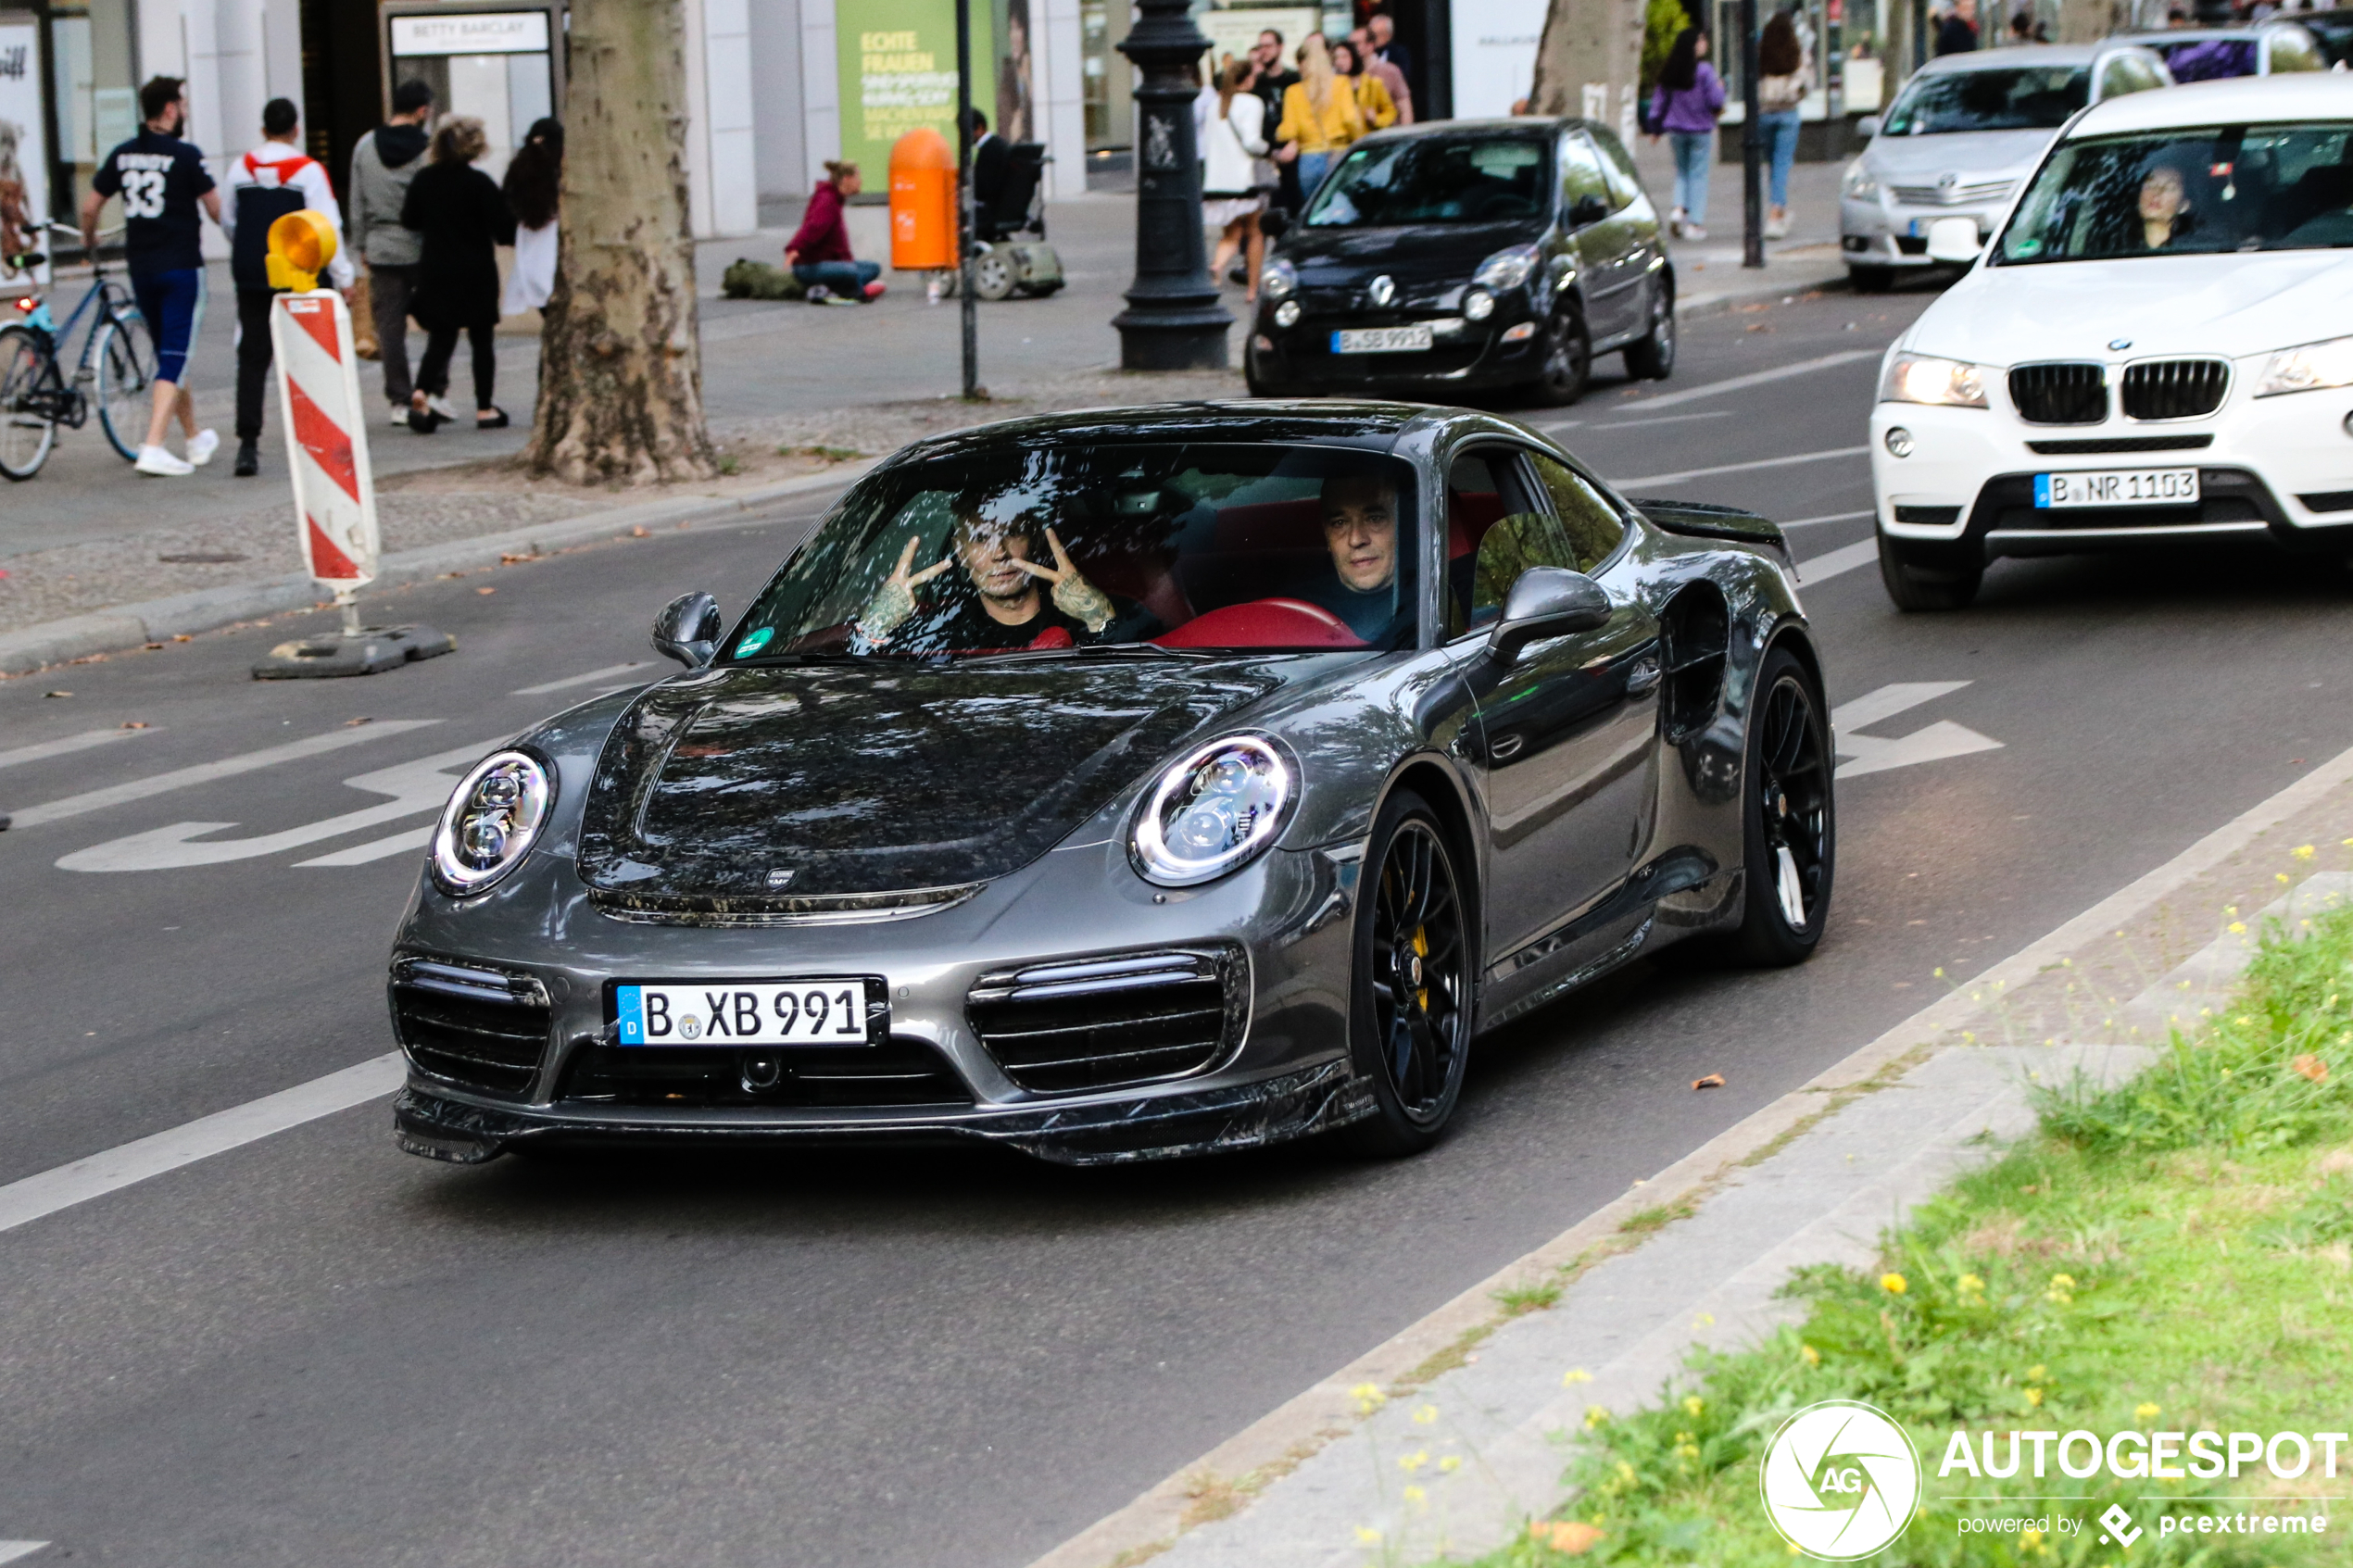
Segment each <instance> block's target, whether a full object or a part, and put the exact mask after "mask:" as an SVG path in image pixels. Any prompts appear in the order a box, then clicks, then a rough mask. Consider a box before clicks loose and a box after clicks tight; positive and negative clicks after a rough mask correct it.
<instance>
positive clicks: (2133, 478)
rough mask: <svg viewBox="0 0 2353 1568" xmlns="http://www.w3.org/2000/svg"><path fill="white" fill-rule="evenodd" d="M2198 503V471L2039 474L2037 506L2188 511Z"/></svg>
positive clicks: (2036, 487) (2035, 487) (2160, 470)
mask: <svg viewBox="0 0 2353 1568" xmlns="http://www.w3.org/2000/svg"><path fill="white" fill-rule="evenodd" d="M2197 499H2198V489H2197V470H2196V469H2109V470H2106V471H2104V472H2099V473H2038V474H2036V475H2035V476H2034V504H2035V505H2036V506H2037V507H2040V508H2048V509H2053V510H2056V509H2058V508H2066V507H2186V506H2196V504H2197Z"/></svg>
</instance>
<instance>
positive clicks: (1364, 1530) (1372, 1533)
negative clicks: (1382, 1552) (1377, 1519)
mask: <svg viewBox="0 0 2353 1568" xmlns="http://www.w3.org/2000/svg"><path fill="white" fill-rule="evenodd" d="M1356 1538H1357V1539H1358V1540H1360V1541H1362V1542H1364V1543H1365V1545H1366V1546H1378V1545H1380V1532H1379V1531H1378V1530H1376V1529H1374V1528H1373V1527H1372V1526H1370V1525H1368V1524H1359V1525H1357V1526H1356Z"/></svg>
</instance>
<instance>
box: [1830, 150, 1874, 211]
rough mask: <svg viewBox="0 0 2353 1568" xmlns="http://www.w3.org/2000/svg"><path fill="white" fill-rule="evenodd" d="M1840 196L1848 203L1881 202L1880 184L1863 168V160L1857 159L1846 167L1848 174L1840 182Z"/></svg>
mask: <svg viewBox="0 0 2353 1568" xmlns="http://www.w3.org/2000/svg"><path fill="white" fill-rule="evenodd" d="M1838 194H1840V195H1843V196H1844V197H1845V198H1846V199H1847V200H1848V201H1857V202H1875V201H1877V200H1879V182H1878V181H1876V180H1874V179H1872V178H1871V171H1870V170H1869V169H1865V168H1864V167H1863V160H1862V159H1861V158H1856V160H1855V161H1854V162H1853V163H1850V164H1848V165H1847V166H1846V173H1845V175H1844V176H1843V178H1842V179H1841V180H1840V181H1839V182H1838Z"/></svg>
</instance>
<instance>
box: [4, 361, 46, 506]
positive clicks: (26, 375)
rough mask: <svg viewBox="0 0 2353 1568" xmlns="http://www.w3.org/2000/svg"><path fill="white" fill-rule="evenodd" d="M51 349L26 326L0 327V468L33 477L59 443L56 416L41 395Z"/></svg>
mask: <svg viewBox="0 0 2353 1568" xmlns="http://www.w3.org/2000/svg"><path fill="white" fill-rule="evenodd" d="M49 364H50V360H49V349H48V345H45V344H44V343H43V342H42V341H41V339H40V338H39V337H38V336H37V335H35V334H34V333H33V332H31V331H30V330H29V329H27V328H24V327H19V326H6V327H0V473H4V474H6V475H7V476H8V477H9V478H10V479H19V480H22V479H31V477H32V476H33V475H34V474H36V473H39V472H40V471H41V465H42V464H43V463H45V462H47V461H48V460H49V448H50V447H52V446H54V445H57V420H55V419H53V418H52V417H51V414H50V410H49V406H48V404H47V402H46V400H45V399H44V397H43V396H42V383H43V382H44V380H46V379H47V378H48V375H49Z"/></svg>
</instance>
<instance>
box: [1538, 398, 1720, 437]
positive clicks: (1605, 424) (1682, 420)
mask: <svg viewBox="0 0 2353 1568" xmlns="http://www.w3.org/2000/svg"><path fill="white" fill-rule="evenodd" d="M1636 407H1638V408H1639V407H1643V405H1640V404H1638V405H1636ZM1731 417H1732V411H1731V410H1730V408H1710V409H1708V410H1707V411H1706V412H1705V413H1699V414H1662V415H1660V416H1659V417H1658V418H1657V419H1655V420H1553V421H1552V422H1551V423H1549V424H1541V425H1538V426H1537V427H1536V428H1537V429H1538V430H1576V429H1578V428H1579V427H1580V426H1581V427H1583V428H1584V429H1587V430H1590V431H1592V432H1594V433H1597V434H1601V433H1608V432H1610V431H1613V430H1634V429H1638V428H1641V427H1644V426H1649V425H1680V424H1688V423H1689V422H1691V421H1692V420H1729V419H1730V418H1731Z"/></svg>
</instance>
